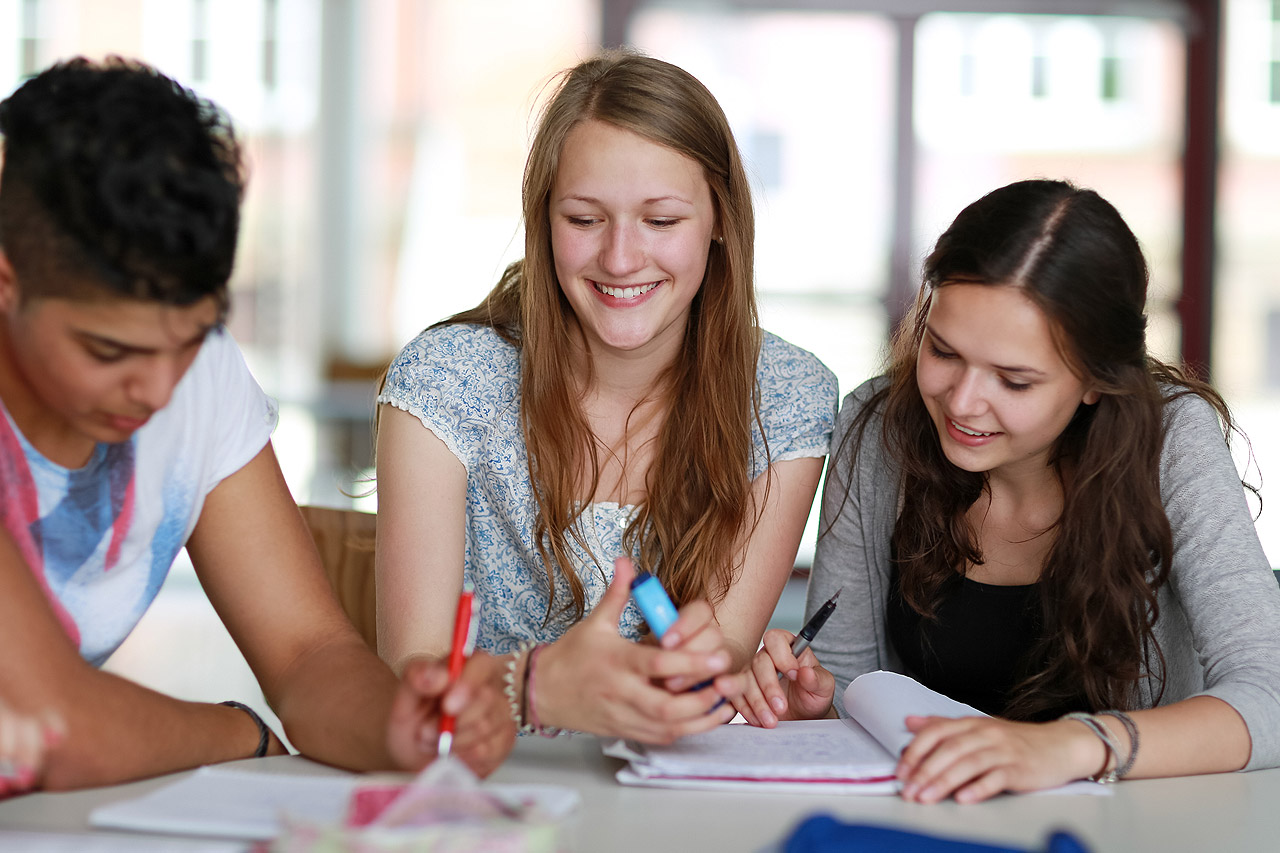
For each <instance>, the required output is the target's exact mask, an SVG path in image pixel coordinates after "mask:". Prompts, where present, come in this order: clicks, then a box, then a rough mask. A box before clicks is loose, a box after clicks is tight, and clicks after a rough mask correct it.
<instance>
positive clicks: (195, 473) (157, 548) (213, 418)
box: [0, 330, 277, 666]
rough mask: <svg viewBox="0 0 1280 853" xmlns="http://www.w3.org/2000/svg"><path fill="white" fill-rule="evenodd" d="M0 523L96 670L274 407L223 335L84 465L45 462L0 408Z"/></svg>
mask: <svg viewBox="0 0 1280 853" xmlns="http://www.w3.org/2000/svg"><path fill="white" fill-rule="evenodd" d="M0 411H2V412H3V413H4V418H3V419H0V475H2V479H3V481H4V493H3V496H2V497H0V523H3V524H4V526H5V528H6V529H7V530H8V531H9V534H10V535H11V536H12V537H13V539H14V541H15V542H16V543H17V545H18V550H19V551H20V552H21V553H22V555H23V557H24V558H25V560H26V562H27V565H28V566H29V567H30V568H31V570H32V571H33V572H34V574H35V576H36V579H37V580H38V581H39V582H40V584H41V586H43V587H44V590H45V594H46V595H47V596H48V597H49V600H50V602H51V604H52V605H53V607H54V610H55V611H56V612H57V614H58V617H59V619H60V620H61V622H62V625H63V627H64V628H65V629H66V631H67V633H68V635H69V636H70V637H71V639H72V642H74V643H76V644H77V645H78V646H79V649H80V654H81V656H82V657H83V658H84V659H85V660H86V661H88V662H89V663H91V664H93V665H94V666H100V665H101V664H102V662H103V661H105V660H106V659H107V657H109V656H110V655H111V653H112V652H113V651H115V650H116V647H118V646H119V645H120V643H121V642H123V641H124V638H125V637H126V636H128V634H129V632H130V631H132V630H133V626H134V625H136V624H137V623H138V620H139V619H140V618H141V617H142V614H143V613H144V612H145V611H146V609H147V608H148V607H149V606H150V605H151V602H152V600H153V599H154V598H155V595H156V593H157V592H158V591H159V589H160V584H161V583H162V582H163V581H164V579H165V577H166V575H168V573H169V567H170V566H171V565H172V564H173V560H174V557H176V556H177V554H178V551H179V550H180V549H181V548H182V547H183V545H185V544H186V541H187V538H188V537H189V536H190V535H191V531H192V530H193V529H195V525H196V521H197V520H198V519H199V518H200V510H201V507H203V505H204V499H205V496H206V495H208V494H209V492H210V491H212V490H213V488H214V486H216V485H218V483H219V482H221V481H222V479H223V478H225V477H227V476H228V475H230V474H233V473H234V472H236V471H238V470H239V469H240V468H242V467H243V466H244V465H245V464H246V463H247V462H249V460H251V459H253V457H254V456H256V455H257V454H258V452H259V451H260V450H262V448H263V447H264V446H265V445H266V443H267V441H268V439H270V437H271V432H272V430H273V429H274V428H275V424H276V416H277V411H276V405H275V402H274V401H273V400H272V399H271V398H270V397H268V396H267V395H266V394H265V393H263V391H262V389H261V388H260V387H259V386H258V383H257V382H256V381H255V380H254V378H253V376H252V375H251V374H250V373H249V368H248V366H246V365H245V362H244V357H243V356H242V355H241V354H240V350H239V348H237V346H236V343H235V341H234V340H232V338H231V335H230V334H229V333H227V332H226V331H224V330H219V331H215V332H213V333H212V334H210V335H209V337H208V339H207V340H206V341H205V342H204V344H203V346H201V348H200V353H199V355H197V356H196V359H195V361H194V362H192V365H191V368H190V369H189V370H188V371H187V373H186V375H185V376H183V377H182V380H181V381H180V382H179V383H178V385H177V387H176V388H175V389H174V392H173V397H172V399H171V400H170V401H169V404H168V405H167V406H165V407H164V408H163V409H161V410H160V411H158V412H156V413H155V414H154V415H153V416H152V417H151V420H149V421H148V422H147V423H146V424H145V425H144V426H143V427H142V428H141V429H139V430H138V431H137V432H136V433H134V435H133V436H132V437H131V438H130V439H129V440H128V441H124V442H121V443H119V444H99V445H98V446H97V448H95V450H94V452H93V456H92V457H91V458H90V459H89V461H88V462H87V463H86V464H85V465H84V466H83V467H81V468H77V469H68V468H64V467H62V466H61V465H56V464H54V463H53V462H50V461H49V460H48V459H46V458H45V457H44V456H42V455H41V454H40V453H39V451H37V450H36V449H35V448H34V447H32V446H31V444H30V443H29V442H28V441H27V439H26V437H25V436H23V435H22V434H21V432H19V431H18V429H17V428H16V426H15V425H14V423H13V420H12V419H11V418H10V416H9V412H8V410H7V409H5V408H4V405H3V402H0Z"/></svg>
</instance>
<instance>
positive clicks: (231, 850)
mask: <svg viewBox="0 0 1280 853" xmlns="http://www.w3.org/2000/svg"><path fill="white" fill-rule="evenodd" d="M247 849H248V845H246V844H244V843H243V842H239V841H209V840H205V839H195V838H189V839H188V838H141V837H139V836H136V835H119V834H115V833H108V832H95V833H72V832H21V831H16V830H0V850H21V851H23V853H244V851H246V850H247Z"/></svg>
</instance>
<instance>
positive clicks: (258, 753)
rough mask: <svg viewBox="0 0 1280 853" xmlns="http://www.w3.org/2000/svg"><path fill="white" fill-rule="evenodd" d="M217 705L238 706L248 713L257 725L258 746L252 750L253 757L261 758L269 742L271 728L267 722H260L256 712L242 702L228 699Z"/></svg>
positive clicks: (260, 719)
mask: <svg viewBox="0 0 1280 853" xmlns="http://www.w3.org/2000/svg"><path fill="white" fill-rule="evenodd" d="M218 704H219V705H226V706H227V707H228V708H239V709H240V710H241V711H244V712H245V713H246V714H248V715H249V718H250V719H251V720H253V721H254V722H255V723H256V724H257V726H258V748H257V749H255V750H254V751H253V757H254V758H262V757H263V756H264V755H266V754H267V747H268V746H269V745H270V744H271V729H269V728H267V724H266V723H264V722H262V718H261V717H259V716H258V712H257V711H255V710H253V709H252V708H250V707H249V706H248V705H246V704H244V703H243V702H236V701H235V700H233V699H229V700H227V701H226V702H219V703H218Z"/></svg>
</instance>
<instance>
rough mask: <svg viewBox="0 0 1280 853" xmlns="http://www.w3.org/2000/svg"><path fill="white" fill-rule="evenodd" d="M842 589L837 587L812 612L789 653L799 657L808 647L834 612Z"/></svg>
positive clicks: (781, 676)
mask: <svg viewBox="0 0 1280 853" xmlns="http://www.w3.org/2000/svg"><path fill="white" fill-rule="evenodd" d="M843 591H844V587H840V589H837V590H836V594H835V595H833V596H831V597H830V598H828V599H827V603H826V604H824V605H822V606H821V607H819V608H818V612H817V613H815V614H813V617H812V618H811V619H810V620H809V621H808V622H806V623H805V625H804V627H803V628H801V629H800V633H799V634H796V638H795V640H793V641H792V643H791V654H793V655H795V656H796V657H799V656H800V653H801V652H803V651H804V650H805V649H807V648H809V644H810V643H812V642H813V638H814V637H816V636H817V635H818V631H820V630H821V629H822V626H823V625H825V624H826V623H827V620H828V619H829V618H831V614H832V613H833V612H835V609H836V599H837V598H839V597H840V593H841V592H843ZM783 677H784V676H783V674H782V673H778V680H779V681H781V680H782V679H783Z"/></svg>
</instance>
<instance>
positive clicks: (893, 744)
mask: <svg viewBox="0 0 1280 853" xmlns="http://www.w3.org/2000/svg"><path fill="white" fill-rule="evenodd" d="M844 707H845V710H846V711H847V712H848V713H849V714H851V715H852V716H854V717H857V718H858V720H860V721H861V722H862V724H863V725H864V726H865V727H866V729H867V731H868V732H870V733H871V736H872V737H874V738H875V739H876V740H877V741H879V742H880V743H882V744H884V746H885V748H886V749H887V750H888V751H889V752H890V753H892V754H893V755H895V756H896V755H899V754H901V752H902V750H904V749H905V748H906V746H907V744H909V743H911V738H912V737H914V735H912V734H911V732H909V731H907V726H906V722H905V720H906V717H907V715H908V714H916V715H920V716H926V717H929V716H935V717H985V716H988V715H987V714H984V713H982V712H981V711H979V710H978V709H977V708H974V707H972V706H970V705H966V704H964V703H963V702H957V701H956V700H954V699H951V698H949V697H947V696H943V695H942V694H941V693H938V692H937V691H935V690H930V689H929V688H928V687H925V686H924V685H923V684H921V683H920V682H918V681H916V680H915V679H914V678H911V677H909V676H906V675H901V674H899V673H896V672H884V671H878V672H868V673H866V674H864V675H860V676H858V677H857V678H855V679H854V680H853V681H851V682H850V683H849V686H848V687H847V688H845V691H844ZM1033 793H1036V794H1092V795H1095V796H1099V795H1100V796H1110V794H1111V791H1110V790H1109V789H1108V788H1107V787H1106V786H1105V785H1100V784H1098V783H1097V782H1089V781H1087V780H1085V781H1079V782H1070V783H1068V784H1066V785H1062V786H1060V787H1057V788H1049V789H1048V790H1044V791H1034V792H1033Z"/></svg>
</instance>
